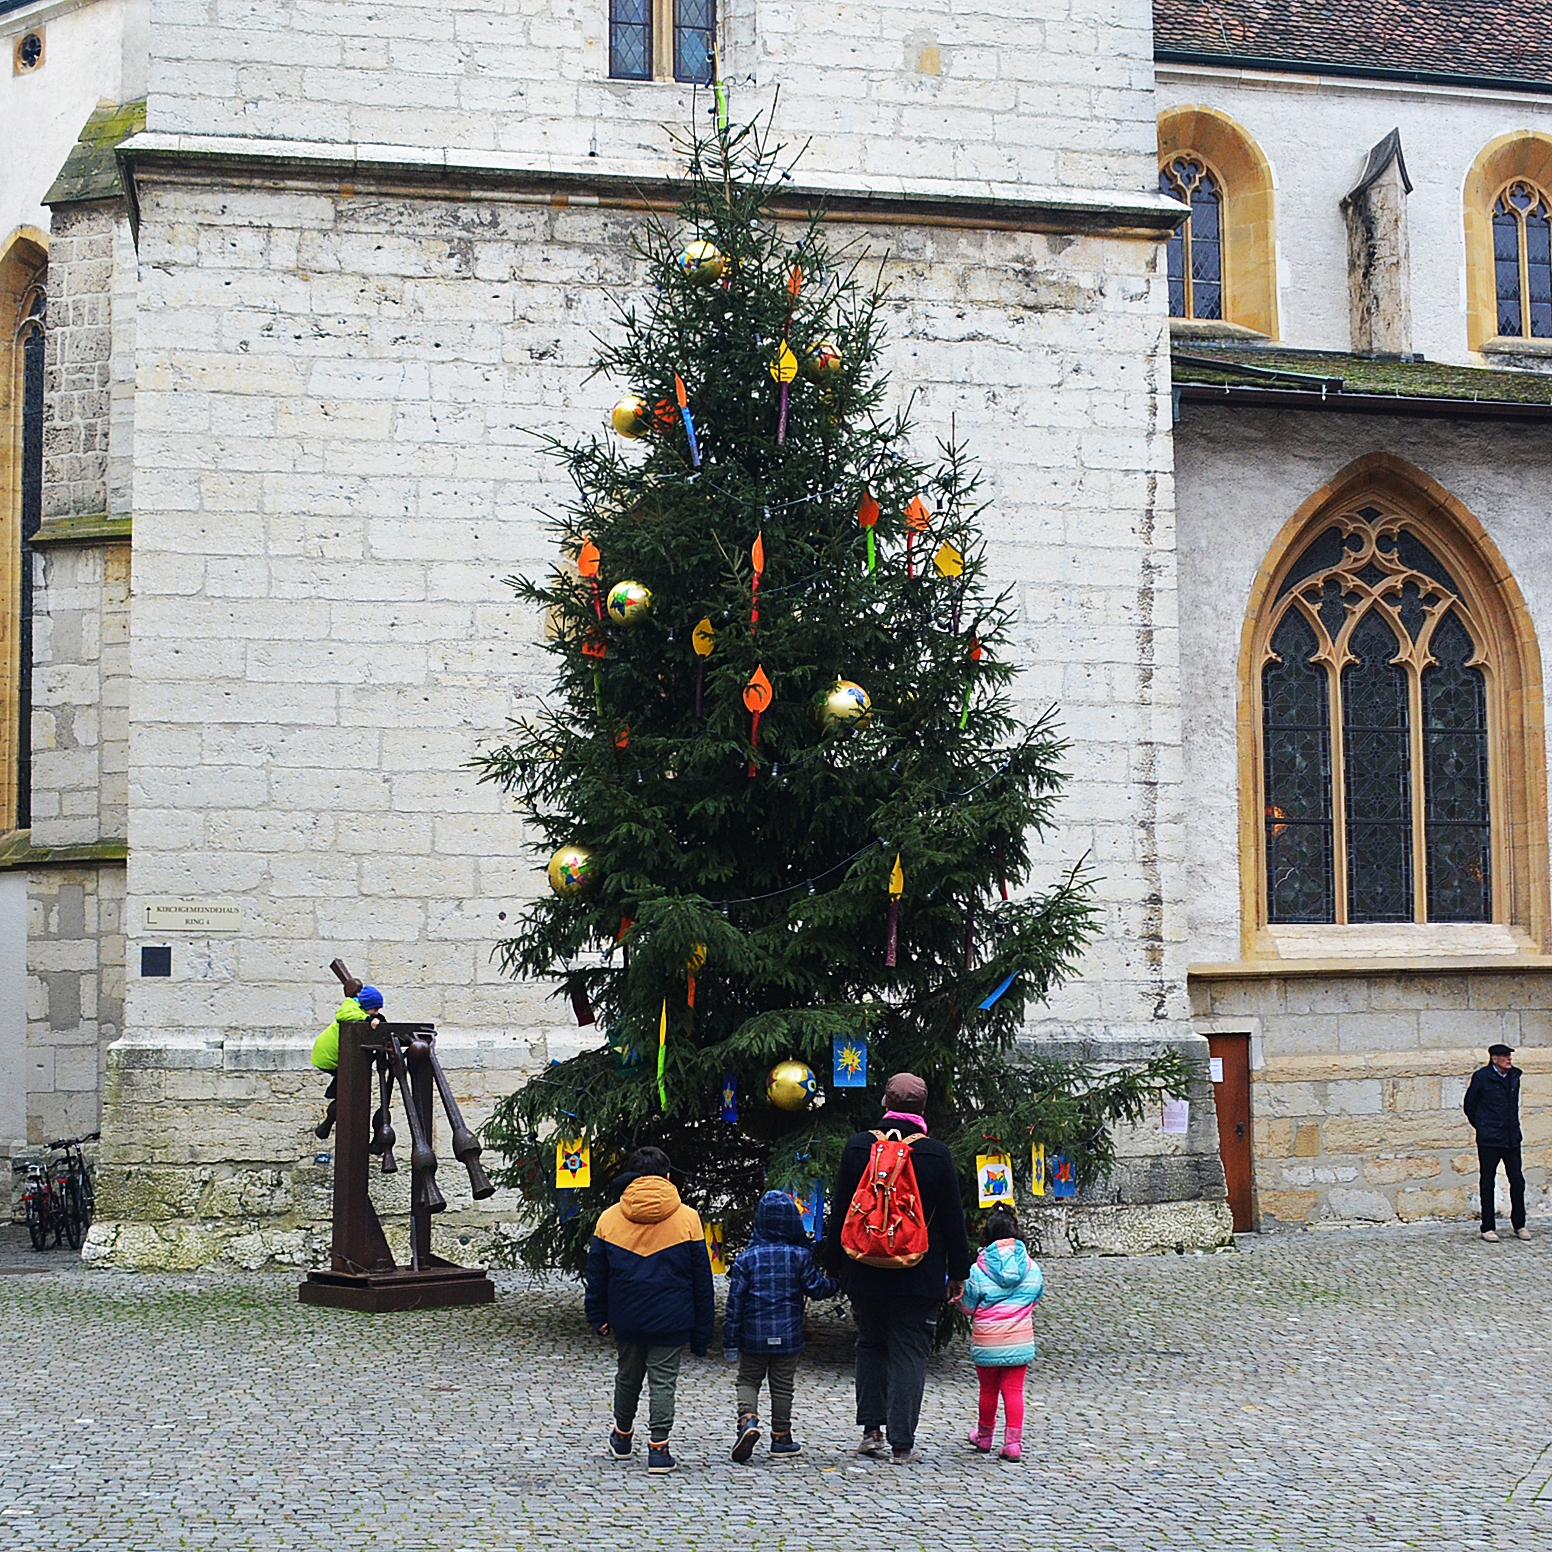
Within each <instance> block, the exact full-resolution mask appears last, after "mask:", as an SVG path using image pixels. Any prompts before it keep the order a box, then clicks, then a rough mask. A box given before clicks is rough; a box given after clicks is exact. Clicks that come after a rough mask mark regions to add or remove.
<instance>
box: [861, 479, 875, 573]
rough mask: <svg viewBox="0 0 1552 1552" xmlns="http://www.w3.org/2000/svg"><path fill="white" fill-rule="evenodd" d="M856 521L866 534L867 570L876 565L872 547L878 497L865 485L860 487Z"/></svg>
mask: <svg viewBox="0 0 1552 1552" xmlns="http://www.w3.org/2000/svg"><path fill="white" fill-rule="evenodd" d="M857 521H858V522H859V523H860V524H861V525H862V531H863V532H864V533H865V534H866V535H867V536H868V570H869V571H872V570H874V569H875V567H876V565H877V552H876V551H875V550H874V547H873V525H874V524H875V523H876V522H877V521H878V499H877V497H875V496H874V494H873V492H872V491H871V490H869V489H868V488H867V486H866V485H864V486H863V487H862V500H861V502H860V503H859V504H858V507H857Z"/></svg>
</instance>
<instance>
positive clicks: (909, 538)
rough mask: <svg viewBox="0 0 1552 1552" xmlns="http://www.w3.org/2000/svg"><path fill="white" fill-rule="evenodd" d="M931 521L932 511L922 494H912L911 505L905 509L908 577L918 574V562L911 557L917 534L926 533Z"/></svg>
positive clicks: (906, 572)
mask: <svg viewBox="0 0 1552 1552" xmlns="http://www.w3.org/2000/svg"><path fill="white" fill-rule="evenodd" d="M931 521H932V513H930V512H929V511H928V510H927V503H926V502H925V501H923V500H922V498H921V497H920V496H912V497H911V502H910V505H909V506H908V507H906V509H905V574H906V575H907V576H908V577H914V576H915V575H916V562H915V561H914V560H913V559H912V558H911V551H912V549H913V548H914V546H915V544H916V536H917V534H919V533H926V531H927V524H928V523H929V522H931Z"/></svg>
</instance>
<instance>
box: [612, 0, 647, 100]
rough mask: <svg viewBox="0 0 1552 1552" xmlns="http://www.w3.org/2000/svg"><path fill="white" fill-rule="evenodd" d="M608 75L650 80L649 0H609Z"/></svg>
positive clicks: (621, 78)
mask: <svg viewBox="0 0 1552 1552" xmlns="http://www.w3.org/2000/svg"><path fill="white" fill-rule="evenodd" d="M609 74H610V75H611V76H613V77H615V78H616V79H617V80H622V81H649V80H651V79H652V0H609Z"/></svg>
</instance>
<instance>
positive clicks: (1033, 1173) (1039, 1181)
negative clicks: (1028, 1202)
mask: <svg viewBox="0 0 1552 1552" xmlns="http://www.w3.org/2000/svg"><path fill="white" fill-rule="evenodd" d="M1029 1192H1030V1195H1031V1196H1044V1195H1045V1144H1044V1143H1043V1142H1037V1143H1033V1144H1031V1146H1030V1149H1029Z"/></svg>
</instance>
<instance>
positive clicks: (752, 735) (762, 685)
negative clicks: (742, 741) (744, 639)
mask: <svg viewBox="0 0 1552 1552" xmlns="http://www.w3.org/2000/svg"><path fill="white" fill-rule="evenodd" d="M775 693H776V692H775V691H774V690H772V688H771V681H770V680H769V679H767V678H766V677H765V670H764V668H756V669H755V671H754V672H753V673H752V674H751V675H750V676H749V683H748V684H746V685H745V686H744V705H745V706H747V707H748V708H749V710H750V711H751V712H753V713H754V725H753V726H752V727H751V728H750V729H749V774H750V776H753V775H754V771H755V763H754V751H755V748H756V746H757V745H758V744H759V742H760V713H761V712H762V711H764V710H765V708H766V707H767V706H769V705H770V703H771V700H772V698H773V697H774V695H775Z"/></svg>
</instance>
